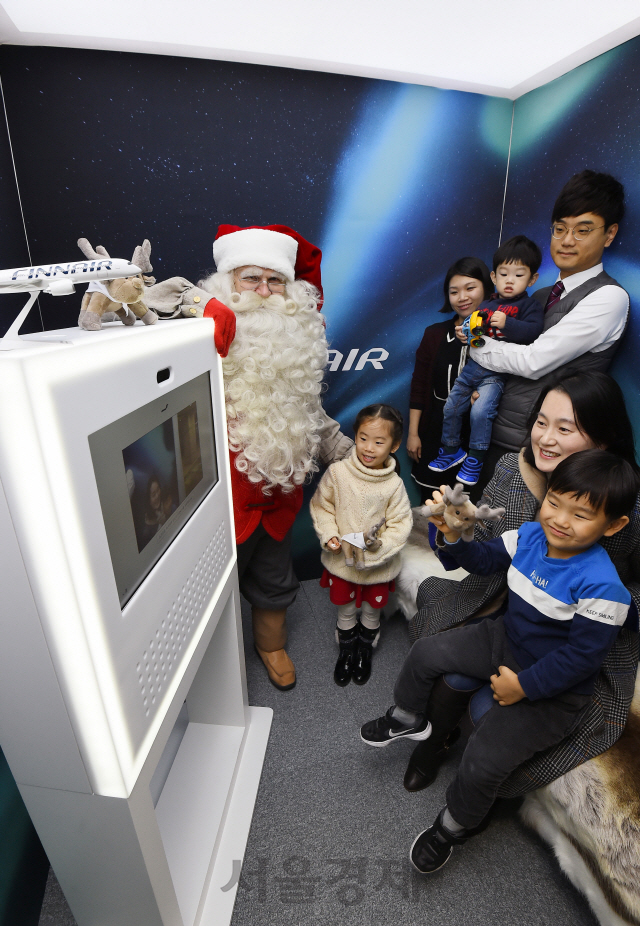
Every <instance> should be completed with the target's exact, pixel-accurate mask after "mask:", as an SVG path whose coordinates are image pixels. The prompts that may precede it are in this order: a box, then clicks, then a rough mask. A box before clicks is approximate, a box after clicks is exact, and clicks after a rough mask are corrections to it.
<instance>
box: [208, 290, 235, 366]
mask: <svg viewBox="0 0 640 926" xmlns="http://www.w3.org/2000/svg"><path fill="white" fill-rule="evenodd" d="M203 318H212V319H213V320H214V322H215V325H216V330H215V333H214V336H213V340H214V341H215V345H216V350H217V351H218V353H219V354H220V356H221V357H226V356H227V354H228V353H229V348H230V347H231V342H232V341H233V339H234V338H235V336H236V316H235V314H234V313H233V312H232V311H231V309H230V308H228V307H227V306H226V305H224V304H223V303H222V302H220V301H219V300H218V299H209V301H208V302H207V305H206V307H205V310H204V315H203Z"/></svg>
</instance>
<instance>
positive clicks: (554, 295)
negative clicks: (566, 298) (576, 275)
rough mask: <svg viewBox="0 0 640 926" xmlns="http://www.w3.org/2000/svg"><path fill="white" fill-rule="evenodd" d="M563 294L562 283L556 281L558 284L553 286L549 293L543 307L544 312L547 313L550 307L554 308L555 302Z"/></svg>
mask: <svg viewBox="0 0 640 926" xmlns="http://www.w3.org/2000/svg"><path fill="white" fill-rule="evenodd" d="M563 292H564V283H563V282H562V280H558V282H557V283H555V284H554V285H553V287H552V289H551V292H550V293H549V296H548V298H547V304H546V305H545V307H544V310H545V312H548V311H549V309H550V308H551V307H552V306H554V305H555V304H556V302H558V300H559V299H560V296H561V295H562V294H563Z"/></svg>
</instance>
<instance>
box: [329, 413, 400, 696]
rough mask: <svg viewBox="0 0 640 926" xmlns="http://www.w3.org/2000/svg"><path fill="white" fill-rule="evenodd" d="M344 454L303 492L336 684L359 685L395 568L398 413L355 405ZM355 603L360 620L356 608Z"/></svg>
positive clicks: (367, 671) (366, 674) (364, 678)
mask: <svg viewBox="0 0 640 926" xmlns="http://www.w3.org/2000/svg"><path fill="white" fill-rule="evenodd" d="M353 430H354V431H355V435H356V442H355V447H354V448H353V450H352V452H351V456H349V457H347V458H346V459H344V460H340V461H339V462H338V463H333V464H332V465H331V466H330V467H329V469H328V470H327V471H326V473H325V474H324V476H323V477H322V479H321V481H320V485H319V486H318V489H317V491H316V493H315V495H314V496H313V498H312V499H311V517H312V519H313V526H314V527H315V530H316V533H317V535H318V538H319V540H320V544H321V546H322V556H321V559H322V565H323V566H324V567H325V568H324V572H323V575H322V578H321V580H320V584H321V585H322V586H323V587H324V588H329V596H330V598H331V601H332V602H333V603H334V604H336V605H338V624H337V628H336V634H337V640H338V644H339V646H340V654H339V656H338V661H337V663H336V668H335V671H334V675H333V677H334V680H335V682H336V684H337V685H340V686H344V685H347V684H348V683H349V681H350V680H351V679H352V678H353V681H354V682H356V683H357V684H359V685H364V684H365V682H366V681H368V679H369V676H370V675H371V656H372V650H373V647H374V646H375V645H376V643H377V641H378V637H379V636H380V610H381V608H383V607H384V605H385V604H386V603H387V599H388V597H389V591H393V579H394V578H395V577H396V576H397V574H398V572H399V571H400V552H401V550H402V548H403V547H404V545H405V543H406V542H407V538H408V536H409V531H410V530H411V505H410V502H409V498H408V496H407V493H406V490H405V487H404V484H403V482H402V480H401V479H400V477H399V476H398V475H397V473H396V471H395V470H396V461H395V459H394V458H393V457H392V456H390V454H392V453H394V452H395V451H396V450H397V449H398V447H399V446H400V443H401V441H402V415H401V414H400V412H399V411H397V410H396V409H395V408H391V406H390V405H369V406H367V408H363V409H362V411H360V412H358V415H357V417H356V420H355V423H354V426H353ZM358 608H362V614H361V617H360V620H358V619H357V617H356V610H357V609H358Z"/></svg>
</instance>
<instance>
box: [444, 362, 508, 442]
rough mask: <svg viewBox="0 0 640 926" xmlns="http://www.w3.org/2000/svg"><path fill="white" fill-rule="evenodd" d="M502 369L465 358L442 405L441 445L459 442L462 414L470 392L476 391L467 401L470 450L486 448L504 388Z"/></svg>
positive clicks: (465, 408)
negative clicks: (492, 369)
mask: <svg viewBox="0 0 640 926" xmlns="http://www.w3.org/2000/svg"><path fill="white" fill-rule="evenodd" d="M504 382H505V377H504V375H503V374H502V373H493V372H492V371H491V370H485V368H484V367H481V366H480V364H479V363H476V362H475V360H468V361H467V363H466V366H465V368H464V370H463V371H462V373H461V374H460V376H459V377H458V378H457V380H456V381H455V383H454V384H453V389H452V390H451V392H450V393H449V398H448V399H447V401H446V403H445V406H444V423H443V425H442V443H443V445H444V446H445V447H456V448H457V447H459V446H460V431H461V429H462V416H463V415H464V413H465V412H466V411H467V409H468V408H469V406H470V405H471V394H472V393H473V392H476V391H477V392H479V393H480V398H479V399H476V401H475V403H474V404H473V405H471V437H470V438H469V449H470V450H488V449H489V444H490V443H491V431H492V429H493V419H494V418H495V417H496V415H497V414H498V405H499V403H500V397H501V396H502V391H503V389H504Z"/></svg>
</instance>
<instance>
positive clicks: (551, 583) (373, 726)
mask: <svg viewBox="0 0 640 926" xmlns="http://www.w3.org/2000/svg"><path fill="white" fill-rule="evenodd" d="M637 492H638V477H637V475H636V473H635V472H634V470H633V468H632V467H631V466H630V464H629V463H627V462H626V461H624V460H621V459H620V458H618V457H615V456H613V454H610V453H607V452H606V451H604V450H585V451H582V452H581V453H575V454H572V455H571V456H570V457H567V458H566V459H565V460H563V461H562V462H561V463H560V464H559V465H558V466H557V467H556V469H555V470H554V471H553V472H552V473H551V474H550V476H549V483H548V490H547V494H546V496H545V499H544V501H543V503H542V508H541V509H540V520H539V522H529V523H526V524H523V525H522V527H521V528H520V529H519V530H517V531H507V532H506V533H504V534H503V535H502V536H501V537H499V538H497V539H495V540H489V541H487V542H485V543H477V542H471V543H466V542H464V541H462V540H460V539H459V535H458V534H457V533H456V532H455V531H451V530H449V528H448V527H446V525H445V527H441V530H442V531H443V533H444V538H445V542H446V543H447V552H448V553H450V554H452V555H453V556H454V557H455V559H456V560H457V561H458V563H459V565H460V566H462V567H463V568H464V569H466V570H467V571H469V572H471V573H475V574H477V575H490V574H492V573H494V572H502V571H505V570H508V572H507V583H508V586H509V597H508V602H507V609H506V612H505V614H504V615H503V616H502V617H499V618H497V619H495V620H492V619H486V620H483V621H481V622H480V623H475V624H469V625H467V626H465V627H460V628H454V629H452V630H449V631H446V632H444V633H438V634H435V635H433V636H430V637H423V638H422V639H420V640H418V642H417V643H416V644H415V645H414V646H413V648H412V650H411V652H410V653H409V656H408V657H407V659H406V661H405V664H404V666H403V668H402V670H401V672H400V676H399V678H398V681H397V683H396V686H395V690H394V695H395V701H396V703H395V705H394V706H393V707H391V708H390V709H389V711H388V712H387V714H386V715H385V716H384V717H381V718H378V719H377V720H374V721H371V722H369V723H368V724H365V725H364V726H363V727H362V730H361V736H362V739H363V740H364V742H366V743H368V744H369V745H371V746H386V745H388V744H389V743H390V742H392V741H393V740H394V739H405V738H408V739H414V740H424V739H427V738H428V737H429V736H430V735H431V732H432V728H431V723H430V722H429V717H428V716H427V714H426V712H425V707H426V705H427V702H428V700H429V694H430V692H431V688H432V687H433V684H434V682H435V681H436V680H437V679H438V678H439V677H440V676H442V675H445V674H446V673H448V672H456V673H461V674H463V675H467V676H472V677H474V678H477V679H478V680H479V682H478V684H479V685H480V684H482V681H483V680H490V681H491V688H492V690H493V692H494V695H493V697H494V700H495V701H496V702H497V704H494V705H493V708H492V709H491V710H489V711H487V712H486V713H485V714H484V715H483V717H482V718H481V720H480V721H479V723H478V725H477V727H476V729H475V730H474V732H473V734H472V735H471V737H470V738H469V742H468V744H467V747H466V749H465V752H464V755H463V757H462V761H461V764H460V767H459V769H458V773H457V775H456V777H455V779H454V780H453V782H452V783H451V785H450V786H449V788H448V790H447V805H446V807H445V808H444V809H443V810H442V811H441V813H440V815H439V816H438V818H437V820H436V821H435V822H434V824H433V825H432V826H431V827H430V828H429V829H428V830H425V832H424V833H421V834H420V835H419V836H418V837H417V839H416V840H415V842H414V844H413V846H412V848H411V855H410V858H411V862H412V864H413V865H414V867H415V868H417V870H418V871H420V872H422V873H425V874H426V873H430V872H433V871H436V870H437V869H438V868H441V867H442V865H444V864H445V862H446V861H447V860H448V858H449V856H450V855H451V851H452V846H453V845H456V844H460V843H462V842H464V841H465V839H466V838H467V837H468V836H470V835H473V832H474V830H476V828H477V827H478V826H479V824H481V823H482V821H483V820H484V818H485V817H486V815H487V814H488V812H489V810H490V809H491V806H492V804H493V802H494V801H495V798H496V794H497V791H498V788H499V787H500V785H501V784H502V782H503V781H504V780H506V778H508V776H509V775H510V774H511V772H512V771H513V770H514V769H515V768H517V767H518V766H519V765H521V764H522V763H523V762H524V761H525V760H526V759H528V758H530V756H532V755H533V754H534V753H536V752H539V751H541V750H543V749H547V748H549V747H550V746H553V745H555V744H556V743H559V742H560V741H561V740H562V739H564V738H565V737H566V736H568V734H569V733H570V732H571V731H572V730H573V729H574V727H576V726H577V725H578V724H579V723H580V720H581V718H582V716H583V713H584V711H585V710H586V708H587V706H588V704H589V701H590V696H591V694H592V693H593V687H594V683H595V679H596V676H597V674H598V672H599V670H600V668H601V666H602V663H603V662H604V659H605V657H606V655H607V652H608V651H609V649H610V647H611V645H612V644H613V642H614V640H615V638H616V635H617V634H618V631H619V630H620V628H621V627H622V626H623V625H624V623H625V621H626V619H627V614H628V609H629V604H630V602H631V596H630V595H629V592H628V591H627V589H626V588H625V587H624V585H623V584H622V582H621V581H620V578H619V577H618V574H617V572H616V570H615V568H614V566H613V563H612V562H611V560H610V559H609V556H608V554H607V553H606V552H605V550H604V549H603V548H602V547H601V546H599V545H598V540H599V539H600V538H601V537H603V536H611V535H612V534H615V533H617V532H618V531H619V530H621V529H622V528H623V527H625V525H626V524H628V522H629V517H628V512H630V511H631V510H632V509H633V506H634V503H635V499H636V495H637ZM447 732H448V731H447ZM437 733H438V735H441V734H442V733H443V731H442V730H440V729H439V727H438V728H437Z"/></svg>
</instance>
